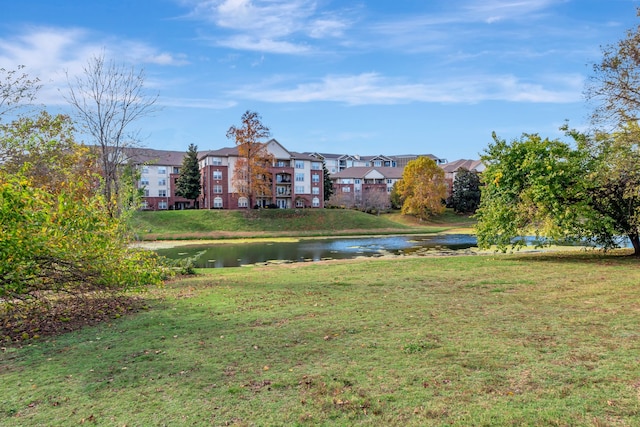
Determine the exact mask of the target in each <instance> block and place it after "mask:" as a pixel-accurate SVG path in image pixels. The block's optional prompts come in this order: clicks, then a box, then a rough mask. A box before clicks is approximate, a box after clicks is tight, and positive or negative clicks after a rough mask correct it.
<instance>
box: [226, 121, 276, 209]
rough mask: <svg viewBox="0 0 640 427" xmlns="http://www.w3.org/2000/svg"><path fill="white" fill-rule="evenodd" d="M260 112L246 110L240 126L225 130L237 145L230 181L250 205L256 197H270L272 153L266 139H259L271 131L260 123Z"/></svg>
mask: <svg viewBox="0 0 640 427" xmlns="http://www.w3.org/2000/svg"><path fill="white" fill-rule="evenodd" d="M261 120H262V118H261V117H260V115H259V114H258V113H256V112H253V111H246V112H245V113H244V114H243V115H242V119H241V121H242V125H241V126H240V127H236V126H231V127H230V128H229V130H227V138H233V139H234V141H235V143H236V146H237V147H238V156H239V157H238V160H237V161H236V165H235V169H234V174H233V177H232V183H233V185H234V190H235V192H236V193H237V194H238V195H239V196H241V197H246V198H247V199H248V200H249V206H251V207H253V206H254V205H255V203H256V200H257V198H258V197H260V198H270V196H271V180H270V178H269V177H270V176H271V173H270V167H271V165H272V163H273V156H272V155H271V153H269V151H268V150H267V145H266V143H264V142H262V141H261V140H262V139H264V138H268V137H269V136H270V135H271V132H270V131H269V128H268V127H266V126H265V125H264V124H262V121H261Z"/></svg>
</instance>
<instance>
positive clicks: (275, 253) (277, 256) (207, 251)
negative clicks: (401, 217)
mask: <svg viewBox="0 0 640 427" xmlns="http://www.w3.org/2000/svg"><path fill="white" fill-rule="evenodd" d="M474 246H476V238H475V237H474V236H470V235H466V234H449V235H439V236H386V237H366V238H336V239H313V240H301V241H299V242H266V243H265V242H262V243H238V244H229V243H225V244H219V245H190V246H180V247H178V248H171V249H158V250H157V252H158V254H160V255H162V256H165V257H167V258H172V259H182V258H188V257H193V258H194V259H195V264H196V267H206V268H219V267H239V266H241V265H249V264H257V263H264V262H276V261H278V262H309V261H320V260H325V259H350V258H355V257H359V256H365V257H372V256H382V255H385V254H391V255H410V254H419V253H422V252H425V251H429V250H432V251H433V250H434V249H439V250H461V249H468V248H471V247H474Z"/></svg>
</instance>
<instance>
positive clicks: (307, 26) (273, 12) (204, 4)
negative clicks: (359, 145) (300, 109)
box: [185, 0, 350, 55]
mask: <svg viewBox="0 0 640 427" xmlns="http://www.w3.org/2000/svg"><path fill="white" fill-rule="evenodd" d="M185 3H186V4H188V5H190V6H191V8H192V10H191V13H190V14H189V17H190V18H192V19H197V20H203V21H205V22H209V23H211V24H213V25H215V27H216V28H215V29H217V30H220V29H221V30H225V31H226V32H227V33H228V35H222V36H219V35H218V36H216V37H215V38H212V37H208V39H210V40H213V41H214V43H215V44H216V45H218V46H223V47H228V48H233V49H238V50H249V51H260V52H270V53H277V54H293V55H298V54H305V53H308V52H309V51H310V45H309V42H310V41H313V40H319V39H322V40H324V39H327V38H339V37H342V36H343V35H344V31H345V30H346V29H347V28H349V26H350V21H349V20H347V19H345V18H343V17H342V16H341V13H340V12H339V11H321V10H319V8H318V5H317V2H316V1H313V0H185Z"/></svg>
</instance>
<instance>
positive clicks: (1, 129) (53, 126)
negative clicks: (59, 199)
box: [0, 111, 97, 194]
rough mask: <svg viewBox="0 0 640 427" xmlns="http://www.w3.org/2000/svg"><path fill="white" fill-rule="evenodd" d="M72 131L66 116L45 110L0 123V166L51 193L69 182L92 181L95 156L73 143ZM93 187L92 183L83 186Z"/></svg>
mask: <svg viewBox="0 0 640 427" xmlns="http://www.w3.org/2000/svg"><path fill="white" fill-rule="evenodd" d="M73 132H74V127H73V124H72V122H71V119H70V118H69V117H68V116H66V115H62V114H59V115H56V116H52V115H50V114H49V113H48V112H46V111H41V112H40V113H39V114H38V115H37V116H35V117H21V118H19V119H16V120H14V121H13V122H11V123H9V124H0V169H2V170H3V171H4V172H6V173H7V174H23V175H25V176H27V177H28V178H29V179H30V180H31V182H32V184H33V185H35V186H37V187H41V188H44V189H46V190H47V191H49V192H51V193H54V194H55V193H57V192H58V191H59V189H60V188H61V187H62V186H64V185H65V184H69V182H72V181H78V180H79V181H83V182H84V181H86V182H93V183H95V182H96V181H97V179H96V178H97V175H96V172H97V163H96V158H95V156H93V153H91V152H90V150H89V149H88V148H87V147H85V146H82V145H79V144H77V143H76V142H75V140H74V138H73ZM96 190H97V186H96V185H94V186H93V187H92V188H87V191H91V192H94V191H96Z"/></svg>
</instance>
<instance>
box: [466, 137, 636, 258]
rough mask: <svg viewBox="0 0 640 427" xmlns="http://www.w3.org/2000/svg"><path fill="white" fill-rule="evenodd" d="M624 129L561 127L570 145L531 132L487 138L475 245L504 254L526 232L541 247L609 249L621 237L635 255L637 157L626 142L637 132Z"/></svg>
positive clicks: (516, 243)
mask: <svg viewBox="0 0 640 427" xmlns="http://www.w3.org/2000/svg"><path fill="white" fill-rule="evenodd" d="M626 129H627V131H621V132H619V133H617V134H614V135H607V134H601V133H599V134H596V135H594V136H589V135H586V134H583V133H580V132H577V131H575V130H567V134H568V135H569V136H571V137H572V138H573V139H574V142H575V148H573V147H572V146H570V145H569V144H568V143H565V142H562V141H559V140H549V139H542V138H541V137H540V136H538V135H536V134H524V135H523V136H522V137H521V138H520V139H517V140H514V141H512V142H511V143H507V142H506V141H504V140H500V139H498V138H497V137H496V136H495V134H494V141H495V142H494V143H493V144H490V145H489V147H488V148H487V149H486V150H485V154H484V155H483V156H482V159H483V161H484V162H485V164H486V165H487V169H486V170H485V171H484V172H483V174H482V182H483V184H484V186H483V187H482V198H481V203H480V208H479V209H478V212H477V214H476V217H477V219H478V224H477V230H476V231H477V236H478V245H479V246H480V247H483V248H485V247H489V246H491V245H497V247H498V248H499V249H501V250H505V249H506V248H508V247H518V246H521V245H524V244H525V239H526V237H527V236H531V235H533V236H535V237H536V238H537V240H538V241H539V242H540V244H541V245H545V244H549V243H553V242H566V241H570V242H575V241H578V242H585V243H589V242H591V243H594V244H596V245H599V246H602V247H603V248H605V249H610V248H613V247H616V246H618V245H619V244H620V241H621V236H626V237H628V238H629V239H630V241H631V243H632V245H633V247H634V254H635V255H636V256H640V239H639V235H640V233H639V230H640V228H639V227H640V195H639V194H638V191H637V188H638V186H639V184H640V171H638V168H637V164H638V163H637V162H638V161H640V154H639V153H638V151H637V148H636V149H632V148H631V145H630V144H628V143H627V142H626V139H627V138H630V137H635V136H632V135H638V133H637V130H635V129H629V128H626ZM634 162H635V163H634Z"/></svg>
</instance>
